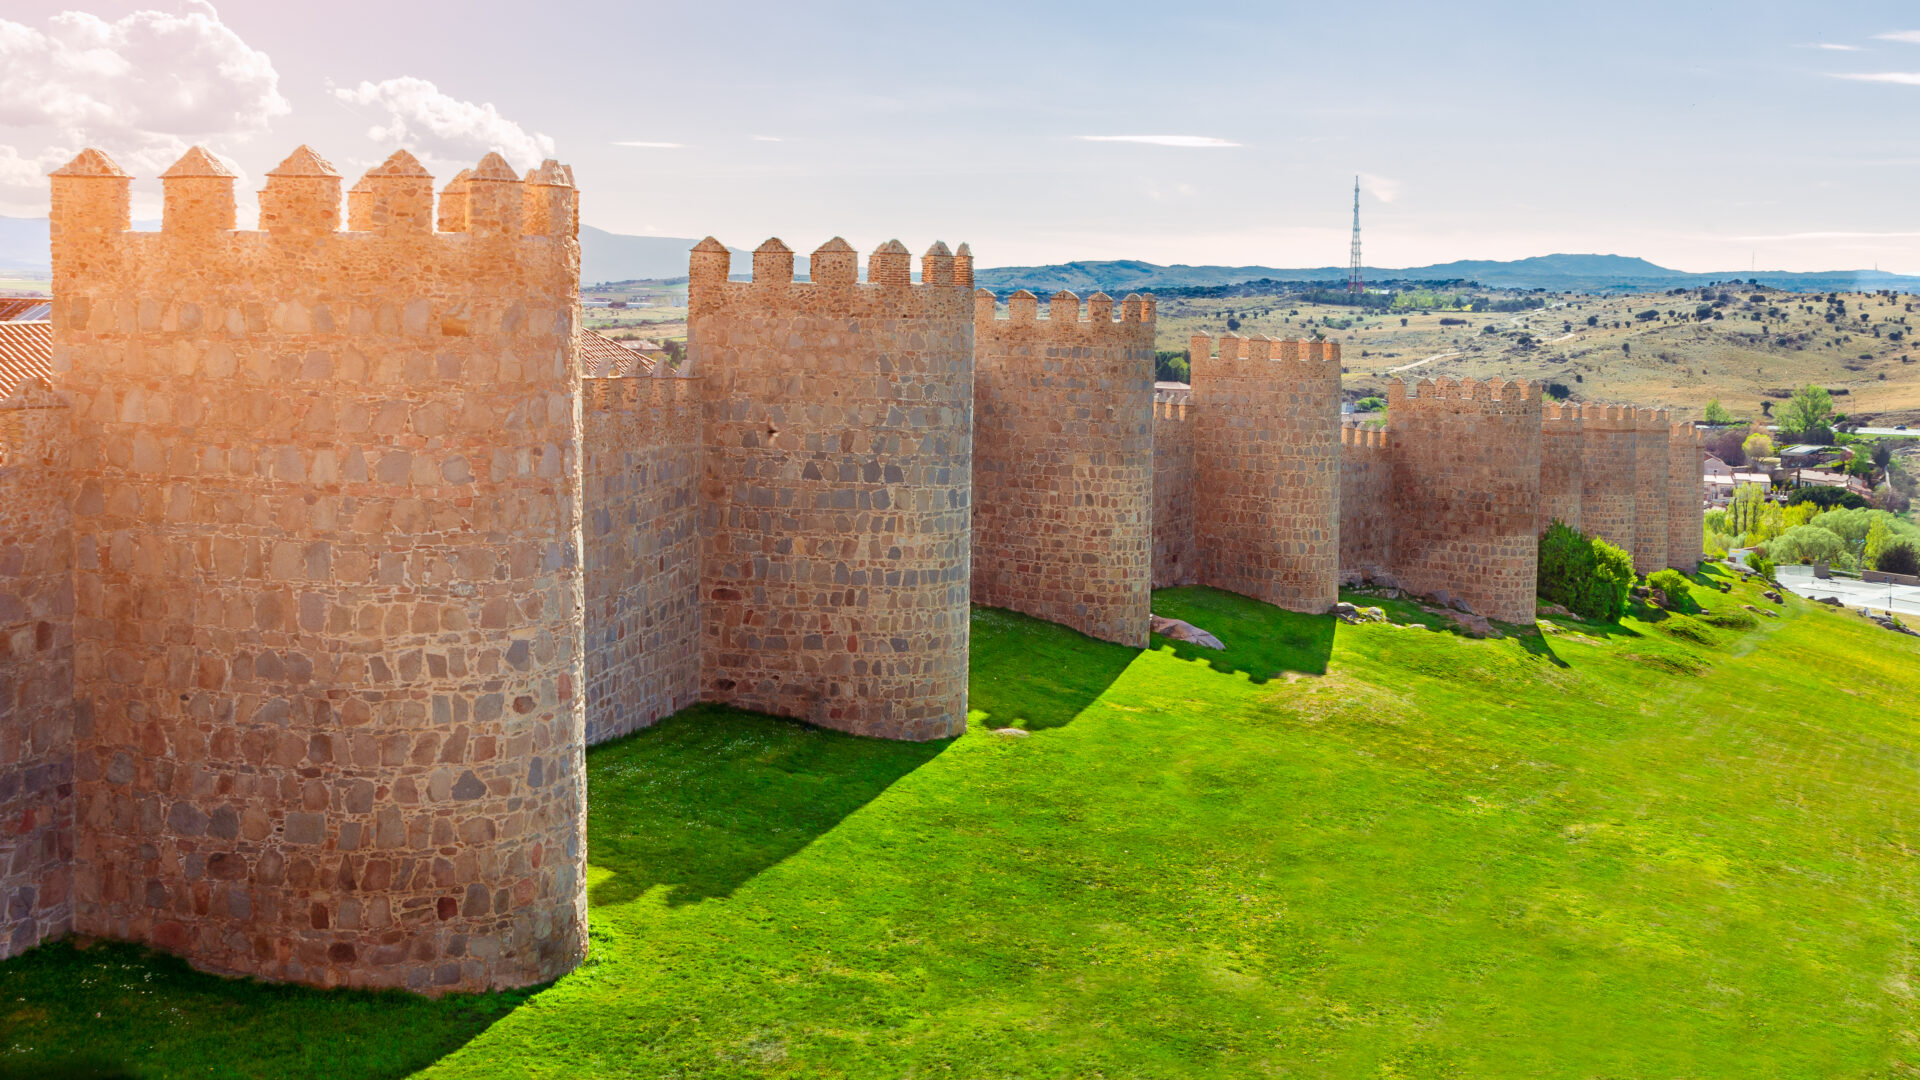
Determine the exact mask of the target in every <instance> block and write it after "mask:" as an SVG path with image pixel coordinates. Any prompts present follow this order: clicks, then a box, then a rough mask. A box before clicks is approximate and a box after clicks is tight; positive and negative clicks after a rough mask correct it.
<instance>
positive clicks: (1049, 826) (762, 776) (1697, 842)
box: [0, 570, 1920, 1078]
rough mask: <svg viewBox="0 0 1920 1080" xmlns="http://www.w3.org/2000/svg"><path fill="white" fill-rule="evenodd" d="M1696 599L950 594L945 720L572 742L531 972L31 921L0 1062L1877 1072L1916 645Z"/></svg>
mask: <svg viewBox="0 0 1920 1080" xmlns="http://www.w3.org/2000/svg"><path fill="white" fill-rule="evenodd" d="M1702 580H1703V581H1710V582H1715V583H1720V582H1725V581H1726V579H1725V578H1723V577H1720V576H1718V574H1717V573H1716V572H1714V571H1711V570H1710V571H1709V574H1708V576H1707V577H1705V578H1703V579H1702ZM1732 588H1733V591H1732V593H1730V594H1720V593H1717V592H1710V593H1706V594H1705V596H1706V601H1705V607H1706V608H1707V609H1709V613H1703V614H1698V615H1693V616H1683V615H1663V614H1661V613H1659V612H1648V611H1644V610H1641V611H1638V612H1637V616H1638V617H1630V618H1628V619H1627V620H1626V621H1624V622H1623V623H1621V624H1620V625H1617V626H1601V625H1591V624H1582V623H1571V622H1569V623H1566V624H1564V625H1560V626H1554V627H1552V628H1551V632H1549V633H1546V634H1544V635H1543V634H1540V633H1535V632H1533V631H1532V630H1530V629H1529V630H1527V631H1510V632H1509V634H1508V636H1506V637H1503V638H1500V639H1488V640H1474V639H1468V638H1464V637H1461V636H1459V635H1458V634H1456V633H1454V632H1452V631H1451V630H1449V629H1446V627H1448V626H1450V625H1451V624H1448V623H1445V622H1444V621H1443V620H1441V619H1438V618H1436V617H1433V616H1430V615H1428V614H1426V613H1424V612H1423V611H1421V610H1420V609H1418V608H1416V607H1413V606H1411V605H1408V604H1401V603H1388V604H1386V605H1385V606H1386V607H1387V608H1388V609H1389V611H1390V613H1391V615H1392V617H1393V619H1394V623H1395V625H1383V624H1373V625H1362V626H1347V625H1341V624H1337V623H1335V622H1334V621H1333V620H1331V619H1330V618H1327V617H1308V616H1300V615H1293V614H1289V613H1286V612H1281V611H1278V610H1276V609H1274V608H1270V607H1266V606H1264V605H1261V604H1257V603H1254V602H1252V601H1248V600H1244V599H1241V598H1239V597H1234V596H1230V595H1227V594H1223V593H1217V592H1212V591H1209V590H1201V589H1180V590H1170V591H1165V592H1161V593H1159V594H1157V595H1156V597H1155V609H1156V610H1157V611H1160V612H1163V613H1166V614H1171V615H1176V616H1180V617H1184V618H1187V619H1190V620H1191V621H1193V622H1195V623H1198V624H1199V625H1201V626H1204V627H1206V628H1208V629H1210V630H1213V631H1214V632H1216V633H1218V634H1219V635H1220V636H1221V637H1222V638H1223V639H1225V640H1226V641H1227V642H1228V644H1229V649H1228V651H1226V652H1225V653H1215V652H1206V651H1204V650H1196V649H1192V648H1190V647H1188V646H1184V645H1182V646H1174V645H1172V644H1170V643H1168V642H1165V641H1162V640H1159V639H1156V641H1155V645H1154V647H1153V648H1152V649H1150V650H1148V651H1144V652H1136V651H1134V650H1129V649H1124V648H1120V647H1117V646H1112V645H1106V644H1103V643H1098V642H1094V641H1091V640H1089V639H1087V638H1084V637H1081V636H1079V635H1077V634H1074V633H1072V632H1070V631H1067V630H1064V629H1061V628H1059V627H1055V626H1051V625H1048V624H1043V623H1038V622H1035V621H1033V620H1030V619H1025V618H1022V617H1018V616H1013V615H1010V614H1007V613H1004V612H999V611H993V610H982V611H980V612H978V613H977V615H976V618H975V624H974V635H975V636H974V648H975V652H974V669H973V704H974V706H975V708H976V710H977V712H976V714H975V716H974V723H973V725H972V728H971V730H970V731H969V732H968V734H967V735H965V736H964V737H962V738H960V739H956V740H953V741H951V742H948V743H935V744H926V745H911V744H899V743H888V742H879V741H873V740H864V739H857V738H852V737H848V736H843V735H838V734H834V733H830V732H825V731H820V730H816V729H811V728H807V727H804V726H802V725H798V724H793V723H787V722H784V721H777V720H771V719H767V718H764V717H758V716H753V715H749V714H745V713H740V712H735V711H731V710H726V709H718V708H710V707H701V708H696V709H694V710H691V711H690V712H688V713H687V714H683V715H681V716H679V717H676V718H674V719H671V720H668V721H666V722H664V723H662V724H661V725H659V726H658V727H656V728H653V729H651V730H649V731H646V732H643V733H640V734H638V735H635V736H633V737H630V738H628V739H626V740H623V741H621V742H618V743H614V744H611V745H608V746H604V747H600V748H598V749H596V750H594V751H592V752H591V753H590V754H589V756H588V768H589V777H590V793H591V801H592V805H591V816H590V820H589V827H588V829H589V838H590V839H589V843H590V848H589V851H590V861H591V864H592V867H591V871H590V886H591V893H590V895H591V903H592V934H593V943H592V950H593V951H592V955H591V957H590V958H589V959H588V961H587V962H586V964H585V965H584V966H582V967H581V968H580V969H579V970H578V971H577V972H575V973H574V974H572V975H569V976H567V977H566V978H564V979H562V980H560V981H559V982H557V983H555V984H553V985H552V986H550V987H547V988H544V989H541V990H539V991H536V992H526V993H515V994H503V995H492V996H486V997H471V998H448V999H443V1000H441V1001H437V1002H429V1001H425V1000H422V999H416V998H408V997H403V996H398V995H389V996H382V995H365V994H352V993H323V992H316V991H311V990H302V989H293V988H286V987H264V986H260V985H258V984H251V983H244V982H230V981H225V980H221V979H217V978H214V977H211V976H206V975H201V974H197V973H194V972H191V971H189V970H187V969H186V968H185V967H184V966H183V965H181V964H180V963H178V962H177V961H174V960H170V959H166V958H159V957H154V956H150V955H147V954H144V953H142V952H141V951H139V950H137V949H134V948H131V947H127V946H119V945H106V944H97V945H94V946H92V947H91V948H87V949H76V948H74V947H73V946H72V945H71V944H57V945H53V946H49V947H44V948H41V949H38V950H36V951H34V952H31V953H29V954H27V955H25V956H23V957H20V958H16V959H15V960H12V961H9V962H7V963H6V964H0V1073H4V1074H6V1075H21V1076H28V1075H31V1076H46V1075H50V1074H52V1073H54V1072H55V1070H57V1069H59V1068H71V1067H74V1066H76V1065H78V1064H83V1063H90V1064H91V1065H94V1066H97V1067H99V1068H101V1069H103V1070H107V1069H110V1070H114V1071H113V1072H112V1073H111V1074H112V1075H124V1076H143V1077H144V1076H154V1077H160V1076H179V1077H186V1076H195V1077H201V1076H215V1077H233V1076H286V1075H312V1076H343V1077H344V1076H353V1077H367V1076H380V1077H387V1076H402V1075H407V1074H409V1073H412V1072H414V1071H416V1070H419V1071H420V1072H421V1074H422V1075H425V1076H432V1077H482V1076H485V1077H499V1076H508V1077H533V1076H553V1077H560V1076H568V1077H572V1076H647V1077H653V1076H678V1077H780V1076H790V1077H800V1076H806V1077H902V1076H956V1077H1013V1076H1020V1077H1051V1076H1058V1077H1068V1076H1072V1077H1090V1076H1106V1077H1148V1076H1151V1077H1187V1076H1194V1077H1234V1078H1240V1077H1248V1076H1282V1075H1285V1076H1326V1077H1347V1076H1352V1077H1465V1076H1475V1077H1482V1076H1507V1077H1521V1076H1525V1077H1538V1076H1568V1077H1592V1076H1621V1077H1626V1076H1697V1077H1710V1076H1711V1077H1756V1076H1765V1077H1853V1076H1859V1077H1865V1076H1888V1075H1896V1074H1897V1075H1906V1074H1907V1073H1910V1072H1912V1071H1913V1070H1914V1068H1915V1067H1916V1064H1920V1047H1916V1044H1915V1037H1914V1035H1913V1032H1914V1031H1915V1030H1916V1028H1917V1025H1920V1008H1916V1003H1915V996H1914V994H1915V985H1914V982H1915V979H1916V978H1920V975H1916V972H1915V964H1916V958H1915V955H1914V945H1913V943H1914V941H1915V940H1916V939H1917V938H1920V905H1917V904H1916V898H1917V897H1916V893H1920V871H1917V870H1916V866H1915V852H1916V851H1917V850H1920V834H1917V833H1916V829H1920V788H1917V787H1916V785H1915V784H1914V782H1913V777H1914V768H1915V763H1916V761H1917V760H1920V731H1916V725H1915V722H1914V714H1913V706H1912V703H1913V701H1914V700H1915V699H1916V697H1917V696H1920V648H1916V647H1915V645H1914V644H1913V639H1909V638H1903V637H1899V636H1896V635H1893V634H1889V633H1887V632H1885V631H1883V630H1880V629H1878V628H1876V627H1873V626H1871V625H1868V624H1866V623H1865V622H1864V621H1862V620H1860V619H1859V618H1857V617H1856V616H1853V615H1849V614H1836V613H1831V612H1828V611H1826V610H1824V609H1819V608H1816V607H1814V606H1812V605H1809V604H1805V603H1802V602H1800V601H1797V600H1793V599H1789V600H1788V602H1787V604H1786V606H1785V607H1784V608H1778V609H1776V610H1779V611H1781V617H1779V618H1777V619H1776V618H1759V617H1755V616H1754V615H1753V614H1751V613H1750V612H1747V611H1746V610H1744V608H1743V605H1747V604H1751V605H1754V606H1756V607H1760V608H1767V609H1775V606H1774V605H1772V604H1769V603H1768V602H1766V601H1764V600H1762V599H1760V598H1759V597H1758V595H1757V593H1756V590H1754V589H1753V588H1751V587H1749V586H1745V585H1733V586H1732ZM1010 725H1011V726H1018V727H1021V728H1024V729H1025V730H1026V731H1027V732H1028V733H1029V734H1028V735H1026V736H1025V737H1014V736H1008V735H999V734H994V733H993V731H992V730H991V729H994V728H1001V727H1006V726H1010Z"/></svg>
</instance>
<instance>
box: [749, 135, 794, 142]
mask: <svg viewBox="0 0 1920 1080" xmlns="http://www.w3.org/2000/svg"><path fill="white" fill-rule="evenodd" d="M753 141H754V142H786V141H787V140H785V139H783V138H781V137H780V136H778V135H755V136H754V137H753Z"/></svg>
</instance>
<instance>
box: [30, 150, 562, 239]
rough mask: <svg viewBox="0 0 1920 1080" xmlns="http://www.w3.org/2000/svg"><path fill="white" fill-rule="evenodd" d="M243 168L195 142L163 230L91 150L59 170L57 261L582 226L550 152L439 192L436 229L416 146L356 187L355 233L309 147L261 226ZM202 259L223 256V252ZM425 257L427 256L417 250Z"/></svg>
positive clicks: (491, 162)
mask: <svg viewBox="0 0 1920 1080" xmlns="http://www.w3.org/2000/svg"><path fill="white" fill-rule="evenodd" d="M236 180H237V177H235V176H234V174H233V172H232V171H231V170H230V169H228V168H227V167H226V166H225V165H224V164H222V163H221V162H220V160H219V159H218V158H216V157H214V156H213V155H212V154H210V153H208V152H207V151H206V150H205V149H204V148H202V147H198V146H196V147H193V148H192V149H190V150H188V151H187V152H186V153H185V154H183V155H182V156H181V157H180V160H178V161H176V162H175V163H174V164H173V165H172V166H171V167H169V168H168V169H167V170H166V172H164V173H162V174H161V176H160V182H161V187H162V189H163V191H164V203H163V210H162V216H161V226H160V231H159V232H158V233H145V232H141V233H136V232H132V231H131V227H132V222H131V218H130V204H129V196H128V191H129V188H130V185H131V184H132V181H133V178H132V177H131V176H129V175H128V174H127V173H126V172H125V171H123V170H121V169H120V167H119V166H118V165H116V164H114V163H113V160H112V159H111V158H109V157H108V156H107V155H106V154H105V153H104V152H102V151H99V150H91V149H89V150H85V151H82V152H81V153H80V155H79V156H77V157H75V158H74V159H73V160H72V161H71V162H68V163H67V164H66V165H65V166H63V167H62V168H60V169H58V170H56V171H55V172H54V173H53V175H52V182H53V209H52V215H51V220H52V225H53V238H54V251H55V260H56V262H58V261H59V256H60V253H61V252H62V251H63V250H65V249H66V248H67V247H68V246H69V245H71V244H74V243H81V242H85V243H88V244H91V245H95V246H97V245H99V244H102V243H107V244H113V245H115V246H117V247H118V248H120V249H121V250H122V251H125V252H127V253H129V254H131V255H134V256H135V257H140V256H142V255H144V254H146V253H147V252H148V251H150V248H146V247H142V246H140V245H153V244H156V243H161V244H166V245H174V244H179V243H183V242H196V243H202V244H204V243H210V242H217V241H225V242H226V243H227V244H228V245H229V246H230V249H231V250H232V251H233V252H234V253H235V254H234V256H233V257H236V258H244V257H246V256H245V255H244V253H245V252H247V251H248V250H251V249H250V247H249V245H258V244H259V243H260V242H262V241H264V240H268V239H271V240H273V241H275V242H280V243H285V242H287V241H297V240H305V241H313V242H317V241H321V240H329V241H333V240H337V241H339V242H341V243H349V244H351V243H367V242H369V238H373V237H379V238H386V239H396V238H401V237H406V238H429V237H430V238H433V239H434V240H435V241H436V242H438V243H440V244H442V245H443V246H446V247H448V248H449V249H451V248H453V247H454V246H456V245H459V244H462V243H470V242H471V240H467V239H457V237H462V236H464V237H469V238H473V239H486V238H495V239H522V240H524V239H531V238H536V237H539V238H566V239H572V238H573V237H574V236H575V235H576V234H577V232H578V218H577V213H578V205H577V198H576V195H575V191H574V184H573V171H572V170H571V169H570V168H568V167H567V166H565V165H561V164H560V163H559V162H556V161H547V162H545V163H543V164H542V165H541V166H540V167H538V168H536V169H530V170H528V172H527V174H526V176H525V177H524V178H522V177H519V176H516V175H515V174H514V172H513V170H512V168H511V167H509V166H508V165H507V163H506V160H505V159H504V158H502V157H501V156H500V155H499V154H488V155H487V156H486V157H484V158H482V159H481V161H480V163H479V165H478V166H476V167H475V168H472V169H464V170H462V171H461V172H460V173H459V175H457V176H456V177H454V179H453V180H452V181H451V182H450V183H448V185H447V187H446V189H445V190H444V191H443V192H442V193H441V198H440V206H439V214H438V230H437V232H436V230H435V220H436V218H435V208H434V198H433V177H432V176H431V175H430V174H429V173H428V172H427V171H426V169H425V168H424V167H423V166H422V165H421V164H420V162H419V160H418V159H416V158H415V157H414V156H413V155H412V154H409V153H408V152H406V151H405V150H400V151H397V152H395V153H394V154H393V155H392V156H391V157H389V158H388V159H387V160H386V161H384V162H382V163H381V164H379V165H376V166H374V167H373V168H372V169H369V170H367V172H366V174H365V175H364V176H362V177H361V178H360V179H359V180H358V181H357V182H355V183H354V185H353V187H352V189H351V190H350V191H348V192H347V193H346V203H347V222H346V230H345V231H343V230H342V229H341V220H340V206H341V195H342V192H341V184H342V177H341V175H340V173H339V171H338V170H336V169H335V168H334V167H333V165H332V164H331V163H330V162H328V161H327V160H326V159H325V158H323V157H321V156H320V155H319V154H317V153H315V152H314V150H313V149H312V148H311V147H307V146H302V147H300V148H299V149H297V150H295V151H294V152H293V153H292V154H290V155H288V156H287V158H286V160H284V161H282V162H281V163H280V164H279V165H277V166H275V167H274V168H273V170H272V171H270V172H269V173H267V181H266V184H265V186H264V187H262V188H261V190H260V222H259V228H258V229H239V228H236V223H235V216H234V194H233V185H234V183H235V181H236ZM202 257H203V258H209V259H219V258H221V257H222V255H220V254H219V253H217V252H216V253H213V254H208V255H205V256H202ZM415 257H425V256H415Z"/></svg>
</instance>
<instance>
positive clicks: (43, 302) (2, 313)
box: [0, 296, 53, 322]
mask: <svg viewBox="0 0 1920 1080" xmlns="http://www.w3.org/2000/svg"><path fill="white" fill-rule="evenodd" d="M52 304H53V301H51V300H49V299H47V298H46V297H44V296H0V322H6V321H8V320H11V319H44V318H46V317H47V315H48V312H49V311H50V310H51V309H52Z"/></svg>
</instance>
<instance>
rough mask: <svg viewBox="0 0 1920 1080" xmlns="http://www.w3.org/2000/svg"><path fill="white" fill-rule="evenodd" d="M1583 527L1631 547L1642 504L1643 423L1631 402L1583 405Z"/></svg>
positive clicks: (1584, 529)
mask: <svg viewBox="0 0 1920 1080" xmlns="http://www.w3.org/2000/svg"><path fill="white" fill-rule="evenodd" d="M1580 439H1581V445H1582V447H1583V450H1582V453H1581V460H1580V528H1581V531H1583V532H1586V533H1588V534H1590V535H1592V536H1597V537H1599V538H1600V539H1602V540H1605V541H1606V542H1607V543H1609V544H1612V545H1614V546H1615V547H1617V548H1619V549H1620V550H1622V551H1628V552H1630V551H1632V550H1633V544H1634V539H1635V535H1634V518H1635V515H1636V510H1637V507H1638V505H1639V496H1638V490H1637V487H1636V485H1637V483H1638V480H1637V476H1638V469H1639V445H1640V424H1639V420H1638V418H1637V417H1636V416H1635V413H1634V410H1633V408H1632V407H1631V406H1628V407H1624V408H1623V407H1621V406H1619V405H1598V404H1592V403H1589V404H1586V405H1583V406H1581V407H1580Z"/></svg>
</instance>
